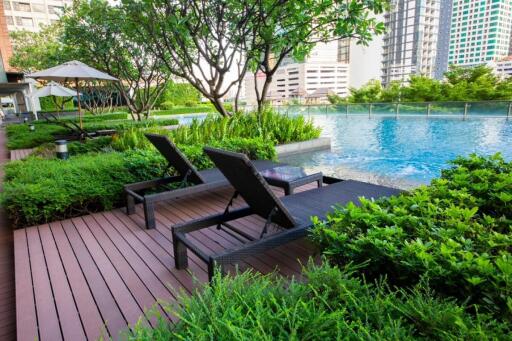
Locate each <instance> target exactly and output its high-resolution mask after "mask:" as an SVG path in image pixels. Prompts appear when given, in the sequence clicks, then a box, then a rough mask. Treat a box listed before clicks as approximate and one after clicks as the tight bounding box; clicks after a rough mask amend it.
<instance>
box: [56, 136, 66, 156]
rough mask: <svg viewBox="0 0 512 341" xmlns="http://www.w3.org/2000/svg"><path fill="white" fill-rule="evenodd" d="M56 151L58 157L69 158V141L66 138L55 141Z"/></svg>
mask: <svg viewBox="0 0 512 341" xmlns="http://www.w3.org/2000/svg"><path fill="white" fill-rule="evenodd" d="M55 152H56V154H57V158H59V159H61V160H67V159H68V157H69V153H68V141H66V140H57V141H55Z"/></svg>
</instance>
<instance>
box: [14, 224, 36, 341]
mask: <svg viewBox="0 0 512 341" xmlns="http://www.w3.org/2000/svg"><path fill="white" fill-rule="evenodd" d="M14 251H15V255H14V258H15V270H16V303H17V309H16V325H17V338H18V340H20V341H25V340H34V339H35V338H39V332H38V328H37V313H36V304H35V298H34V289H33V282H32V270H31V268H30V254H29V251H28V241H27V230H26V229H22V230H17V231H15V232H14Z"/></svg>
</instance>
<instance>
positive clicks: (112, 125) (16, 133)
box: [7, 114, 179, 149]
mask: <svg viewBox="0 0 512 341" xmlns="http://www.w3.org/2000/svg"><path fill="white" fill-rule="evenodd" d="M105 115H107V114H105ZM118 115H119V114H116V116H112V117H118ZM66 120H68V119H65V121H66ZM178 123H179V122H178V120H176V119H174V118H169V119H160V120H155V119H149V120H144V121H133V120H131V119H115V120H102V119H91V118H88V119H87V120H86V121H84V125H83V127H84V129H85V130H86V131H89V132H94V131H97V130H106V129H115V130H117V131H122V130H125V129H128V128H133V127H138V128H147V127H156V126H168V125H176V124H178ZM35 128H36V129H35V131H34V132H31V131H29V129H28V125H25V124H10V125H8V126H7V137H8V140H7V147H8V148H9V149H21V148H34V147H37V146H39V145H41V144H43V143H47V142H53V141H54V140H55V136H56V135H67V134H69V133H70V131H69V130H68V129H67V128H65V127H63V126H60V125H57V124H53V123H47V122H44V121H40V122H36V123H35Z"/></svg>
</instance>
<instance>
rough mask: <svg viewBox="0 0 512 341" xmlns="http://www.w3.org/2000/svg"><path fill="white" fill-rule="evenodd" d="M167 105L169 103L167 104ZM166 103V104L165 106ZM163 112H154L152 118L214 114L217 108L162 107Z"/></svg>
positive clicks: (196, 106)
mask: <svg viewBox="0 0 512 341" xmlns="http://www.w3.org/2000/svg"><path fill="white" fill-rule="evenodd" d="M165 103H167V102H165ZM165 103H164V104H165ZM161 109H163V110H152V111H151V115H152V116H164V115H182V114H199V113H213V112H215V108H214V107H213V106H212V105H208V104H205V105H197V104H194V105H190V106H175V105H172V104H171V105H170V106H163V105H162V106H161Z"/></svg>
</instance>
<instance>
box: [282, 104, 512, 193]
mask: <svg viewBox="0 0 512 341" xmlns="http://www.w3.org/2000/svg"><path fill="white" fill-rule="evenodd" d="M309 117H311V118H312V119H313V120H314V122H315V124H316V125H318V126H320V127H322V135H323V136H328V137H330V138H331V143H332V149H331V151H319V152H312V153H305V154H299V155H292V156H288V157H282V158H281V161H283V162H287V163H290V164H294V165H298V166H303V167H305V168H306V169H307V170H309V171H322V172H324V174H327V175H333V176H338V177H341V178H352V179H359V180H366V181H372V182H376V183H381V184H392V185H395V186H399V187H403V188H411V187H415V186H417V185H419V184H422V183H428V182H429V181H430V180H431V179H432V178H434V177H437V176H439V175H440V173H441V169H443V168H446V167H448V161H449V160H452V159H454V158H455V157H456V156H458V155H469V154H470V153H473V152H475V153H479V154H484V155H488V154H494V153H496V152H501V153H502V154H503V156H504V157H505V158H506V159H508V160H512V120H509V121H507V119H506V118H483V117H482V118H480V117H471V118H467V119H466V120H462V119H461V118H460V117H459V118H451V117H424V116H411V117H408V116H404V117H400V118H398V119H396V118H395V117H392V116H383V117H379V116H373V117H368V116H363V115H353V116H352V115H348V116H346V115H344V114H312V115H310V116H309Z"/></svg>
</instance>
